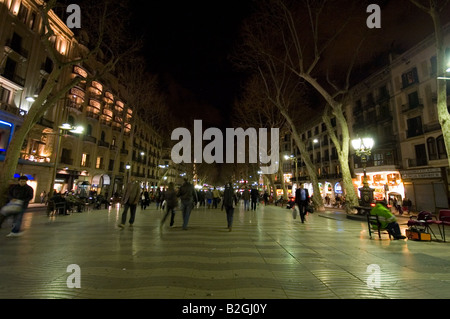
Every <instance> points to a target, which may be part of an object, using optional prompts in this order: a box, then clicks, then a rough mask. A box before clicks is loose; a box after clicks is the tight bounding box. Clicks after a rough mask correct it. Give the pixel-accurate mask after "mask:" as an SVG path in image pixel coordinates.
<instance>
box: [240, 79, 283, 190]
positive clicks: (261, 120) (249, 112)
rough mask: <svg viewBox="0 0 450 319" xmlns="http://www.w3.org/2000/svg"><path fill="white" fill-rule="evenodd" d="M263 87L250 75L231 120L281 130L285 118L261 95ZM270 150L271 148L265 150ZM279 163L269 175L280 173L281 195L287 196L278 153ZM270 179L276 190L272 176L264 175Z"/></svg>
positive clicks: (245, 124)
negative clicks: (276, 169)
mask: <svg viewBox="0 0 450 319" xmlns="http://www.w3.org/2000/svg"><path fill="white" fill-rule="evenodd" d="M261 89H263V82H262V81H261V79H260V78H259V77H256V76H254V77H252V78H251V79H250V80H249V81H248V83H247V85H246V86H245V88H244V93H243V94H242V98H241V99H239V100H236V101H235V105H234V117H233V122H234V123H236V124H237V125H238V126H241V127H244V128H250V127H261V128H269V127H270V128H279V129H280V131H283V130H284V129H285V128H286V120H285V118H284V117H283V116H281V115H280V113H279V112H278V110H277V109H276V107H275V106H274V105H273V103H272V102H271V101H270V100H268V99H267V98H266V96H265V95H261V94H260V91H261ZM253 148H256V145H249V149H250V152H251V151H252V150H254V149H253ZM267 151H269V152H270V151H271V149H269V150H267ZM278 155H279V156H278V158H279V159H280V163H279V165H278V172H277V173H276V174H270V175H280V178H281V186H282V188H283V195H284V197H285V198H287V190H286V186H285V183H284V178H283V174H282V173H283V172H282V160H283V156H281V150H280V154H278ZM266 177H267V179H268V180H269V181H270V184H271V186H272V188H273V189H274V192H276V185H275V182H274V181H275V178H274V176H266Z"/></svg>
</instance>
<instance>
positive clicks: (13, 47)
mask: <svg viewBox="0 0 450 319" xmlns="http://www.w3.org/2000/svg"><path fill="white" fill-rule="evenodd" d="M5 51H6V52H7V53H10V52H11V51H14V52H16V53H17V54H19V55H20V56H21V57H22V58H23V59H24V60H26V59H28V55H29V54H30V53H29V52H28V50H26V49H24V48H23V47H22V46H21V45H20V44H15V43H14V41H13V40H12V39H9V40H7V41H6V43H5Z"/></svg>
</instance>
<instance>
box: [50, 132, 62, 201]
mask: <svg viewBox="0 0 450 319" xmlns="http://www.w3.org/2000/svg"><path fill="white" fill-rule="evenodd" d="M61 140H62V129H60V128H58V144H57V145H56V150H55V152H56V155H55V163H54V165H53V172H52V179H51V181H50V191H49V194H48V198H50V197H52V196H53V194H54V188H55V179H56V170H57V169H58V162H59V147H60V145H61Z"/></svg>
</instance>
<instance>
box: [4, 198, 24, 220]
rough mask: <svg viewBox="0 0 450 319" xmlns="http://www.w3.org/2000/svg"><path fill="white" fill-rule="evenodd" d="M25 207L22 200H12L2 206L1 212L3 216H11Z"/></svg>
mask: <svg viewBox="0 0 450 319" xmlns="http://www.w3.org/2000/svg"><path fill="white" fill-rule="evenodd" d="M22 209H23V201H22V200H18V199H16V200H12V201H10V202H9V203H8V204H6V205H5V206H3V207H2V209H1V210H0V214H2V215H3V216H10V215H15V214H18V213H20V212H21V211H22Z"/></svg>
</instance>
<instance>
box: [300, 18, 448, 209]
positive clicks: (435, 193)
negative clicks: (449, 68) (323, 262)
mask: <svg viewBox="0 0 450 319" xmlns="http://www.w3.org/2000/svg"><path fill="white" fill-rule="evenodd" d="M444 35H445V43H446V44H447V50H446V52H447V59H448V61H450V25H446V26H445V27H444ZM438 76H439V74H437V68H436V47H435V39H434V35H430V36H429V37H427V38H426V39H424V40H423V41H421V42H420V43H418V44H417V45H416V46H414V47H412V48H411V49H409V50H407V51H406V52H404V53H402V54H400V55H397V56H392V55H391V59H390V61H389V63H388V64H387V65H386V66H385V67H383V68H381V69H380V70H378V71H377V72H374V73H372V74H370V75H369V76H368V77H367V78H365V79H364V80H362V81H360V82H359V83H357V84H356V85H354V86H353V87H352V88H351V89H350V94H349V96H350V101H349V103H348V105H347V106H346V114H347V121H348V124H349V130H350V136H351V138H355V137H357V136H359V137H363V136H370V137H372V138H373V139H374V140H375V145H374V148H373V149H372V152H371V153H372V154H371V156H369V158H368V160H367V163H366V173H367V177H368V182H369V186H370V187H371V188H373V189H374V197H375V199H378V200H381V199H384V198H393V197H397V198H398V199H402V198H405V197H407V198H409V199H411V201H412V203H413V206H414V209H415V210H417V211H421V210H427V211H432V212H436V211H438V210H439V209H441V208H448V206H449V202H448V198H449V197H448V193H449V189H448V174H449V167H448V159H447V157H448V154H447V152H446V149H445V145H444V139H443V135H442V130H441V127H440V124H439V120H438V114H437V108H436V103H437V98H436V96H437V93H436V87H437V77H438ZM447 88H448V89H447V95H448V96H450V83H449V81H447ZM449 101H450V100H449ZM300 132H302V133H301V134H302V139H303V141H304V142H305V143H307V144H308V152H309V156H310V158H311V159H312V160H313V162H314V164H315V165H316V169H317V173H318V176H319V178H320V183H321V185H320V186H321V192H322V194H321V195H322V197H324V196H325V195H326V193H328V194H329V195H332V196H333V195H335V194H336V193H337V192H336V190H338V191H340V190H339V187H340V185H339V184H338V183H339V180H338V178H339V173H340V172H339V162H338V161H337V156H335V150H333V147H332V145H331V144H330V143H329V142H330V141H329V137H328V134H327V132H326V129H325V125H324V123H322V122H321V119H320V117H318V118H317V120H316V121H310V122H309V123H308V124H306V125H304V126H303V127H301V128H300ZM338 135H339V133H338ZM327 143H328V144H327ZM327 152H328V153H327ZM351 152H353V154H351V157H350V163H351V166H353V172H354V185H355V190H357V189H358V188H359V187H361V186H362V179H363V174H364V173H363V163H362V162H361V158H360V157H358V156H356V155H355V153H354V151H353V150H351ZM329 174H331V175H332V177H336V178H337V179H335V180H333V182H330V180H331V179H330V176H329ZM299 175H300V176H299V179H300V180H301V179H304V180H305V181H308V179H309V178H308V176H307V175H308V174H307V171H306V168H305V166H304V164H303V163H302V164H300V168H299ZM327 175H328V176H327ZM324 177H325V178H324ZM333 183H334V188H333ZM305 184H306V185H308V184H307V183H305ZM330 184H331V185H330ZM333 192H334V194H333Z"/></svg>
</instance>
